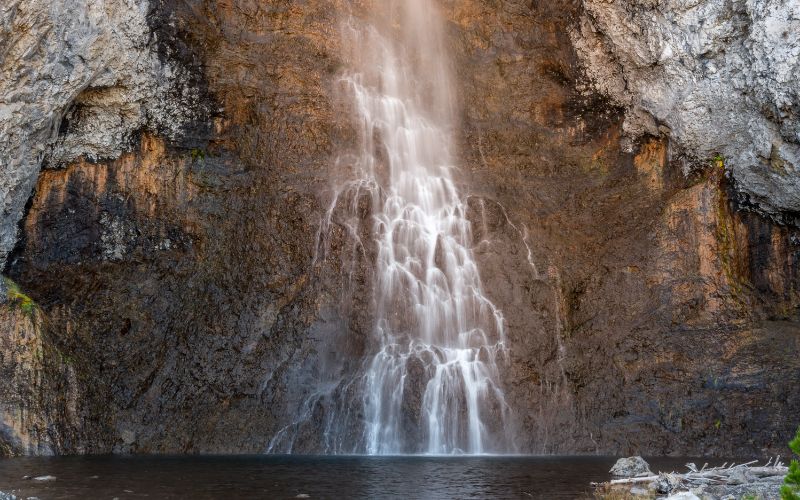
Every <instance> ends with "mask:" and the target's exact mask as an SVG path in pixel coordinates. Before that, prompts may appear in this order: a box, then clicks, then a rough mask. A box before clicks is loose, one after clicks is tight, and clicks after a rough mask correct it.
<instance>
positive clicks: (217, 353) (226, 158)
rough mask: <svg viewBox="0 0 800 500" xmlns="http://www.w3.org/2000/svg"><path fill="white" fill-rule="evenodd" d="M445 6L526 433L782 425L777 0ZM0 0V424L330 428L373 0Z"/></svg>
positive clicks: (163, 429) (783, 210)
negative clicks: (343, 196)
mask: <svg viewBox="0 0 800 500" xmlns="http://www.w3.org/2000/svg"><path fill="white" fill-rule="evenodd" d="M440 4H441V8H442V10H443V13H444V15H445V17H446V19H447V20H448V39H449V40H450V43H451V47H450V51H451V53H452V55H453V59H454V62H453V64H454V70H455V74H456V77H457V78H456V79H457V81H458V89H457V90H458V95H459V102H460V109H461V122H462V123H461V125H462V127H461V129H460V131H459V133H458V139H459V154H460V175H461V176H462V177H461V183H462V186H461V189H462V192H463V193H465V196H466V197H467V202H468V203H467V204H468V207H469V212H470V213H469V214H468V215H469V218H470V220H471V222H472V227H473V234H474V240H475V241H474V247H473V251H474V252H475V255H476V257H477V259H478V260H479V265H480V272H481V276H482V278H483V282H484V285H485V288H486V292H487V293H488V294H489V295H490V296H491V299H492V301H493V302H494V303H495V304H496V305H498V307H499V308H500V309H501V310H502V311H503V313H504V316H505V318H506V322H507V330H508V337H509V339H508V340H509V344H510V346H511V356H510V359H509V360H508V364H507V366H506V367H505V369H504V373H503V378H504V385H505V389H506V394H507V399H508V401H509V404H510V405H511V406H512V409H513V412H514V415H515V421H516V426H517V430H516V432H517V435H518V436H519V445H520V451H535V452H560V453H568V452H605V453H616V452H622V453H627V452H639V453H653V454H662V453H663V454H687V453H691V454H708V453H717V454H732V453H736V454H739V453H744V452H747V453H751V452H753V453H757V452H759V451H761V450H762V449H763V450H768V451H780V450H782V447H783V446H784V443H785V442H786V441H787V439H788V437H789V436H790V434H791V432H792V429H793V428H794V426H795V425H796V422H794V421H793V419H795V420H796V415H798V414H800V393H799V392H798V391H797V389H796V388H793V387H792V382H793V381H794V380H797V379H798V377H799V376H800V356H798V354H799V353H800V328H798V323H797V320H798V317H797V306H798V284H799V282H798V264H797V263H798V256H800V253H798V246H797V244H798V243H797V242H798V241H800V230H798V229H796V226H795V225H794V224H795V219H794V215H793V214H794V212H795V211H796V210H797V206H796V201H795V196H796V194H794V191H793V189H794V188H793V186H794V185H795V183H797V182H798V179H800V177H797V175H796V173H795V171H794V169H795V165H797V144H798V140H797V133H798V131H797V130H796V125H797V120H796V113H797V106H798V95H797V81H796V79H793V78H792V75H793V69H796V68H797V47H798V40H797V29H796V27H794V25H793V24H792V23H796V22H797V21H796V15H795V14H796V13H795V14H793V13H792V9H793V8H794V7H792V5H791V4H790V3H786V4H781V3H780V2H746V3H743V4H741V5H740V4H738V3H735V2H734V3H732V4H731V3H730V2H701V3H697V4H696V5H695V4H692V6H689V5H688V4H687V5H684V4H681V3H679V2H667V3H663V2H662V3H654V2H642V3H640V4H630V3H625V4H622V3H614V2H611V3H601V2H592V1H589V0H586V1H585V2H583V3H582V4H581V3H579V2H576V1H569V0H565V1H562V2H528V1H511V2H501V3H497V2H493V1H489V0H442V1H441V2H440ZM2 9H3V10H2V11H0V13H2V19H3V23H2V26H3V28H2V30H3V31H2V32H0V36H2V39H3V41H9V43H2V44H0V46H3V47H8V48H7V49H6V50H5V51H4V52H2V59H0V64H2V66H3V73H2V75H3V76H2V77H1V78H3V79H2V80H0V112H2V116H3V117H4V119H3V120H2V123H0V127H2V128H0V144H2V146H3V149H4V150H5V151H10V152H12V153H11V154H7V155H5V156H3V157H2V159H0V161H2V162H4V163H3V172H4V173H3V174H2V175H1V176H0V178H2V184H0V185H1V186H2V191H1V192H2V193H3V195H4V198H3V219H2V225H1V226H0V227H1V228H2V238H3V240H2V242H3V243H2V244H3V245H4V246H3V247H2V248H3V249H4V250H3V252H4V254H5V253H8V252H10V255H9V258H8V259H7V261H6V263H5V271H4V272H5V274H6V275H9V276H11V277H12V278H13V279H14V280H15V281H16V282H17V283H18V284H19V290H21V291H22V292H24V294H27V295H29V296H30V298H31V300H32V301H33V302H35V303H36V304H37V306H36V313H35V316H34V317H32V316H30V315H27V314H24V313H23V312H21V310H20V309H19V308H20V300H22V299H20V298H19V297H17V298H16V299H13V300H10V301H9V302H8V304H7V306H6V307H7V311H6V312H4V313H3V315H2V317H1V318H0V320H2V325H3V326H2V329H1V330H0V332H2V337H0V346H3V352H4V353H6V355H4V356H3V357H2V358H0V369H2V371H3V373H7V374H8V378H4V380H20V381H23V382H24V383H19V384H16V383H14V384H13V385H8V384H4V385H0V397H2V406H0V411H2V413H0V418H1V419H2V420H0V453H6V454H8V453H73V452H81V453H86V452H108V451H114V452H264V451H266V450H268V449H271V450H272V451H285V449H287V447H289V446H291V449H292V451H296V452H318V451H324V450H325V449H326V446H327V444H326V443H325V433H324V432H323V429H324V427H325V423H326V422H327V421H328V420H327V419H328V416H329V415H328V414H329V413H330V411H331V409H332V408H333V407H334V406H335V404H334V403H332V402H331V401H330V400H331V399H336V400H338V401H339V403H341V402H342V401H344V402H346V401H349V400H351V399H352V398H354V397H356V395H353V394H348V393H347V388H346V387H341V386H338V385H336V382H337V381H339V380H344V379H346V378H347V376H348V375H349V374H352V373H353V372H354V370H355V368H354V367H356V366H357V365H358V364H359V363H361V362H362V360H363V357H364V356H365V353H366V351H367V350H368V348H369V339H370V336H371V324H372V318H371V311H370V297H371V286H372V282H373V280H372V277H371V262H372V260H371V253H370V251H369V249H368V248H365V249H361V250H358V251H356V250H357V249H354V247H353V245H352V240H351V239H350V237H349V235H348V232H347V231H348V229H347V228H348V226H347V223H346V222H347V221H345V220H342V219H337V216H336V213H334V214H333V216H332V218H331V220H332V221H333V222H332V224H331V226H330V227H326V228H324V229H325V233H326V238H325V244H326V245H327V251H326V252H324V253H321V252H320V241H321V239H320V234H321V232H322V231H321V225H322V221H323V220H325V219H326V212H327V211H328V209H329V206H330V203H331V201H332V190H331V186H332V185H335V184H336V183H337V182H339V181H340V180H341V176H342V172H341V171H340V169H341V163H339V162H337V161H336V159H337V157H338V156H339V153H340V152H341V151H344V150H346V148H347V147H348V146H349V145H351V144H352V143H353V141H354V140H355V138H354V132H353V127H352V124H351V123H350V118H348V117H349V116H352V114H351V113H350V110H349V109H348V104H347V102H346V100H344V99H343V98H342V94H343V92H342V89H341V88H340V84H339V81H340V76H341V71H342V68H343V67H344V66H345V65H346V63H347V60H346V55H345V54H343V51H342V49H341V47H340V44H341V40H340V35H339V23H340V21H341V20H342V19H343V18H346V17H347V16H355V17H358V16H363V15H365V12H367V11H368V9H369V2H368V1H366V2H345V1H340V0H312V1H308V2H303V3H298V2H283V1H272V2H267V1H261V2H258V1H239V0H205V1H204V2H193V3H189V2H182V1H173V0H162V1H159V2H155V1H151V2H149V3H148V2H117V3H115V2H112V1H105V2H94V3H93V2H57V3H56V4H53V5H49V4H48V3H47V2H26V3H23V2H12V4H10V5H9V6H4V7H2ZM784 32H785V33H786V34H785V35H784ZM34 41H35V42H36V43H34ZM773 62H775V64H773ZM709 110H710V111H709ZM793 127H795V128H794V129H793ZM793 134H794V135H793ZM795 191H796V190H795ZM351 201H352V202H353V204H354V205H353V206H355V207H356V208H357V211H356V213H358V214H360V216H361V217H365V218H367V217H369V216H370V212H369V211H370V207H369V206H368V205H366V204H363V203H362V204H359V203H358V201H359V200H358V199H355V200H351ZM322 256H324V258H323V257H322ZM11 346H16V347H13V348H12V347H11ZM322 394H325V395H326V397H327V398H328V400H326V399H325V398H323V397H322V396H321V395H322Z"/></svg>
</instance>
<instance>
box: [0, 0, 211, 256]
mask: <svg viewBox="0 0 800 500" xmlns="http://www.w3.org/2000/svg"><path fill="white" fill-rule="evenodd" d="M149 9H150V5H149V2H148V1H147V0H131V1H128V0H103V1H93V0H61V1H58V2H52V1H50V0H28V1H19V0H11V1H10V2H4V3H3V5H2V6H0V46H2V47H3V54H2V57H0V151H3V154H2V155H0V172H2V173H3V175H2V176H0V267H2V266H3V265H4V263H5V260H6V256H7V254H8V252H9V251H10V250H11V249H12V248H13V246H14V243H15V241H16V238H17V223H18V221H19V220H20V219H21V218H22V215H23V209H24V206H25V202H26V201H27V199H28V197H29V196H30V193H31V190H32V189H33V187H34V185H35V183H36V179H37V176H38V174H39V170H40V168H41V167H42V165H44V164H46V165H49V166H51V167H57V166H59V165H63V164H65V163H66V162H70V161H73V160H75V159H77V158H79V157H82V156H84V157H86V158H88V159H101V158H102V159H106V158H117V157H119V156H120V155H121V154H122V153H123V152H125V151H127V150H128V148H129V147H130V145H131V144H130V143H131V141H132V137H133V134H134V133H135V132H136V131H138V130H141V129H143V128H148V129H153V130H158V131H159V132H160V133H162V134H163V135H164V136H166V137H168V138H172V137H177V136H178V135H179V134H180V133H181V131H182V130H183V127H184V125H185V124H186V123H187V122H188V121H190V120H191V119H193V118H194V116H195V115H194V114H193V111H192V109H194V108H193V104H190V103H194V102H196V101H197V100H198V96H197V95H192V92H191V89H187V88H185V85H184V84H183V83H181V81H182V80H187V78H185V74H184V73H185V69H184V68H183V67H181V66H180V65H177V64H172V63H170V62H168V61H165V60H164V59H163V58H160V57H159V55H158V53H157V50H156V47H155V44H156V41H155V40H154V38H153V37H152V36H151V31H150V28H149V26H148V23H147V13H148V11H149ZM178 88H180V91H178V90H177V89H178Z"/></svg>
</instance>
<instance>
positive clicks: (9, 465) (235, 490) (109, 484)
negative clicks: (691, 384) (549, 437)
mask: <svg viewBox="0 0 800 500" xmlns="http://www.w3.org/2000/svg"><path fill="white" fill-rule="evenodd" d="M614 461H615V459H614V458H612V457H455V458H454V457H306V456H174V457H161V456H159V457H152V456H149V457H142V456H134V457H120V456H93V457H58V458H13V459H0V491H5V492H9V491H12V492H13V493H15V494H16V495H17V496H18V497H20V498H26V497H28V496H36V497H38V498H40V499H41V500H49V499H63V498H70V499H76V498H81V499H93V498H98V499H103V498H105V499H112V498H118V499H119V500H124V499H133V498H151V499H161V498H193V499H208V498H214V499H216V498H226V499H227V498H269V499H273V498H274V499H282V498H298V495H299V498H312V499H314V498H336V499H339V498H381V499H383V498H403V499H417V498H419V499H449V498H481V499H484V498H540V499H575V498H591V490H590V489H589V483H590V482H591V481H604V480H607V479H608V470H609V469H610V468H611V466H612V465H613V463H614ZM648 461H649V462H650V465H651V468H653V469H654V470H656V469H661V470H683V469H684V467H683V465H684V464H685V463H686V462H687V461H694V462H697V463H700V462H702V460H700V459H685V458H669V459H663V458H662V459H650V460H648ZM42 475H53V476H56V480H55V481H52V482H45V483H37V482H35V481H32V480H26V479H23V476H42ZM303 495H308V497H305V496H303Z"/></svg>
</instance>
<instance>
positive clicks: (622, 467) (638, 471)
mask: <svg viewBox="0 0 800 500" xmlns="http://www.w3.org/2000/svg"><path fill="white" fill-rule="evenodd" d="M609 472H611V474H613V475H615V476H618V477H639V476H648V475H650V474H652V472H650V466H649V465H648V464H647V462H645V461H644V459H643V458H642V457H639V456H636V457H628V458H620V459H619V460H617V463H615V464H614V467H611V470H610V471H609Z"/></svg>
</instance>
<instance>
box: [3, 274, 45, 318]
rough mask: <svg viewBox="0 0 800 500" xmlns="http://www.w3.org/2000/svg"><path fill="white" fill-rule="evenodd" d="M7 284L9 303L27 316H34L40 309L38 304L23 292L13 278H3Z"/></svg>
mask: <svg viewBox="0 0 800 500" xmlns="http://www.w3.org/2000/svg"><path fill="white" fill-rule="evenodd" d="M3 279H4V280H5V284H6V290H7V292H6V297H7V298H8V301H9V302H11V303H12V304H14V305H15V306H16V307H19V308H20V310H21V311H22V312H23V313H24V314H25V315H26V316H32V315H33V313H35V312H36V310H37V309H38V308H39V306H37V305H36V302H34V301H33V299H32V298H30V297H29V296H28V295H26V294H25V293H23V292H22V290H21V289H20V288H19V285H18V284H16V283H15V282H14V280H12V279H11V278H3Z"/></svg>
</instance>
